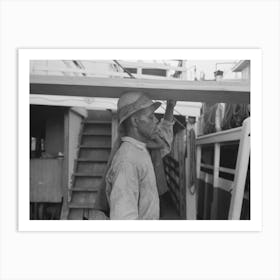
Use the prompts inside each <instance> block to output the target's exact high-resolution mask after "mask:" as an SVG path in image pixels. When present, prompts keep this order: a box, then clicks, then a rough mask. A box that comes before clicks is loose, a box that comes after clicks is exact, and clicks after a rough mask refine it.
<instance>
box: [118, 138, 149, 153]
mask: <svg viewBox="0 0 280 280" xmlns="http://www.w3.org/2000/svg"><path fill="white" fill-rule="evenodd" d="M121 139H122V142H128V143H131V144H132V145H134V146H136V147H137V148H139V149H141V150H146V144H145V143H143V142H141V141H138V140H136V139H135V138H132V137H129V136H125V137H122V138H121Z"/></svg>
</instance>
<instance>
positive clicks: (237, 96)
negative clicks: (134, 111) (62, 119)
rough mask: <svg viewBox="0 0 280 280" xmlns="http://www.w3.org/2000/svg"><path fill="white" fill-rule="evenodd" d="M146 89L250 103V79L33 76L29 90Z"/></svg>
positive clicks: (98, 93)
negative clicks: (190, 79) (220, 80)
mask: <svg viewBox="0 0 280 280" xmlns="http://www.w3.org/2000/svg"><path fill="white" fill-rule="evenodd" d="M139 90H141V91H145V92H148V93H149V94H150V96H151V97H152V98H153V99H157V100H166V99H170V98H172V99H175V100H180V101H193V102H211V103H212V102H215V103H218V102H225V103H250V84H249V82H248V81H240V80H238V81H232V80H231V81H227V82H225V81H223V82H216V81H184V80H156V79H125V78H95V77H71V76H44V75H31V76H30V93H31V94H46V95H66V96H83V97H109V98H119V96H120V95H121V94H122V93H123V92H125V91H139Z"/></svg>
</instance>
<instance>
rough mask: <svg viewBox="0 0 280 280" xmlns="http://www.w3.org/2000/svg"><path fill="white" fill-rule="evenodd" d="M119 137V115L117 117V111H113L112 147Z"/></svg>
mask: <svg viewBox="0 0 280 280" xmlns="http://www.w3.org/2000/svg"><path fill="white" fill-rule="evenodd" d="M117 139H118V117H117V112H116V111H112V142H111V147H112V149H113V147H114V144H115V141H116V140H117Z"/></svg>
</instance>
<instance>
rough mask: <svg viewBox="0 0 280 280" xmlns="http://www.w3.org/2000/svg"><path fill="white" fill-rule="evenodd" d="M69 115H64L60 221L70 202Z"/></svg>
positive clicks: (65, 214) (64, 215)
mask: <svg viewBox="0 0 280 280" xmlns="http://www.w3.org/2000/svg"><path fill="white" fill-rule="evenodd" d="M68 161H69V114H68V112H66V113H65V114H64V162H63V175H62V193H63V205H62V210H61V216H60V219H61V220H66V219H67V217H68V214H69V208H68V202H69V201H70V194H69V192H68V190H69V188H70V186H68V172H69V168H68V167H69V166H68Z"/></svg>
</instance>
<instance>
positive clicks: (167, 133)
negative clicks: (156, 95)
mask: <svg viewBox="0 0 280 280" xmlns="http://www.w3.org/2000/svg"><path fill="white" fill-rule="evenodd" d="M173 125H174V122H170V121H167V120H165V119H161V120H160V122H159V124H158V128H159V136H160V137H161V138H162V139H163V140H164V143H165V144H166V145H165V146H164V148H162V149H161V151H160V152H161V157H164V156H166V155H167V154H169V153H170V151H171V148H172V142H173Z"/></svg>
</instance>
